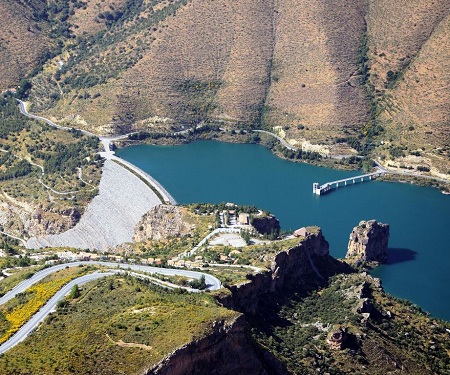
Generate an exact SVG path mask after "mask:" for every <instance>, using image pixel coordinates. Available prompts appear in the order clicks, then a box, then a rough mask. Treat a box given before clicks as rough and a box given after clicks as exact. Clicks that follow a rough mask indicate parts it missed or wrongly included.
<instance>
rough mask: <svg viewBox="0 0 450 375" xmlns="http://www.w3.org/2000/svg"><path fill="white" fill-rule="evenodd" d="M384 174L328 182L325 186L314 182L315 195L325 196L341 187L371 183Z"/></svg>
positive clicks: (374, 173) (380, 172)
mask: <svg viewBox="0 0 450 375" xmlns="http://www.w3.org/2000/svg"><path fill="white" fill-rule="evenodd" d="M383 173H384V172H383V171H378V172H373V173H367V174H363V175H360V176H355V177H349V178H344V179H343V180H337V181H331V182H326V183H324V184H323V185H319V183H318V182H314V183H313V193H314V194H317V195H324V194H326V193H328V192H329V191H332V190H335V189H337V188H338V187H339V185H341V186H347V185H350V184H351V185H353V184H356V183H360V182H361V183H362V182H365V181H371V180H372V179H374V178H376V177H379V176H381V175H382V174H383Z"/></svg>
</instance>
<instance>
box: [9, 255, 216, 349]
mask: <svg viewBox="0 0 450 375" xmlns="http://www.w3.org/2000/svg"><path fill="white" fill-rule="evenodd" d="M80 265H97V266H105V267H109V268H111V270H108V271H107V272H94V273H91V274H88V275H84V276H81V277H78V278H76V279H74V280H72V281H70V282H69V283H67V284H66V285H65V286H63V287H62V288H61V289H60V290H59V291H58V292H57V293H56V294H55V295H54V296H53V297H52V298H50V299H49V301H48V302H47V303H46V304H45V305H44V306H43V307H42V308H41V309H40V310H39V311H38V312H37V313H36V314H34V315H33V317H32V318H31V319H30V320H29V321H28V322H26V323H25V324H24V325H23V326H22V327H21V328H20V329H19V330H18V331H17V332H16V333H15V334H14V335H13V336H12V337H11V338H10V339H9V340H7V341H6V342H4V343H3V344H1V345H0V354H3V353H5V352H6V351H8V350H9V349H11V348H12V347H13V346H15V345H17V344H19V343H20V342H22V341H23V340H25V338H26V337H27V336H28V335H29V334H30V333H31V332H33V330H34V329H35V328H36V327H37V326H38V325H39V323H41V322H42V321H43V320H44V319H45V318H46V317H47V315H48V314H50V313H51V312H52V311H54V310H55V307H56V304H57V303H58V301H60V300H61V299H63V298H64V296H66V295H67V294H69V292H70V291H71V289H72V288H73V286H74V285H75V284H76V285H83V284H85V283H88V282H90V281H94V280H97V279H100V278H102V277H106V276H111V275H114V274H116V273H117V272H126V271H127V270H134V271H139V272H145V273H148V274H155V273H157V274H160V275H165V276H184V277H187V278H195V279H200V277H202V276H204V277H205V282H206V285H207V287H206V289H207V290H217V289H220V288H221V287H222V285H221V283H220V280H219V279H217V278H216V277H214V276H212V275H209V274H207V273H203V272H196V271H187V270H182V269H174V268H158V267H151V266H141V265H137V264H127V263H113V262H98V261H84V262H72V263H66V264H58V265H56V266H53V267H49V268H45V269H43V270H42V271H39V272H36V273H35V274H34V275H33V276H32V277H31V278H29V279H27V280H25V281H23V282H22V283H20V284H19V285H17V286H16V287H15V288H14V289H12V290H11V291H10V292H8V293H6V294H5V295H4V296H3V297H1V298H0V305H2V304H4V303H6V302H7V301H9V300H10V299H12V298H14V297H15V296H16V295H17V294H18V293H22V292H24V291H25V290H27V289H28V288H30V287H31V286H32V285H34V284H36V283H37V282H39V281H41V280H42V279H43V278H45V277H46V276H48V275H50V274H52V273H54V272H57V271H59V270H62V269H65V268H68V267H78V266H80ZM131 275H132V276H134V277H140V275H139V274H134V273H131ZM156 283H157V284H158V285H162V284H164V283H162V282H159V281H156ZM185 289H187V290H189V291H191V292H198V290H196V289H190V288H185Z"/></svg>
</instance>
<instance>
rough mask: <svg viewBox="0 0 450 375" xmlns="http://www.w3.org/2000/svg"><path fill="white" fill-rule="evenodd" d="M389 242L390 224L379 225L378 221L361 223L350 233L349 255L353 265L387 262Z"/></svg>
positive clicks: (347, 256) (347, 257) (348, 257)
mask: <svg viewBox="0 0 450 375" xmlns="http://www.w3.org/2000/svg"><path fill="white" fill-rule="evenodd" d="M388 242H389V224H383V223H379V222H377V221H376V220H369V221H361V222H360V223H359V225H358V226H357V227H355V228H353V231H352V233H350V241H349V243H348V250H347V255H346V256H345V258H346V259H348V260H349V261H350V262H352V263H357V264H361V263H368V262H377V263H384V262H386V261H387V251H388Z"/></svg>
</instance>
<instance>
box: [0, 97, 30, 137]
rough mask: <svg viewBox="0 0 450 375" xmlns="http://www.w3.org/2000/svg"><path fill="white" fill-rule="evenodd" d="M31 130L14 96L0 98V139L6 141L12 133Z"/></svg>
mask: <svg viewBox="0 0 450 375" xmlns="http://www.w3.org/2000/svg"><path fill="white" fill-rule="evenodd" d="M25 128H27V129H29V126H28V125H27V120H26V119H25V118H24V117H23V116H22V115H21V113H20V111H19V108H18V106H17V102H16V100H15V99H14V98H13V97H12V96H7V97H0V138H3V139H6V138H7V137H8V135H10V134H11V133H17V132H20V131H22V130H23V129H25Z"/></svg>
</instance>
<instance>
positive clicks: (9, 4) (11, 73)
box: [0, 0, 51, 91]
mask: <svg viewBox="0 0 450 375" xmlns="http://www.w3.org/2000/svg"><path fill="white" fill-rule="evenodd" d="M0 9H1V11H0V25H2V27H0V67H1V69H0V91H3V90H4V89H7V88H11V87H15V86H17V85H18V83H19V80H20V79H21V78H23V77H24V76H25V75H26V74H27V73H29V71H30V70H31V69H32V68H34V66H35V64H36V62H37V60H38V59H39V57H40V56H41V55H42V53H43V52H45V50H46V49H48V48H49V47H50V44H51V42H50V40H49V38H48V36H47V30H46V25H44V24H43V23H36V22H34V21H33V20H32V18H31V16H32V12H31V9H30V8H29V7H28V6H26V5H23V4H22V3H21V2H19V1H17V2H16V1H8V0H0Z"/></svg>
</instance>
